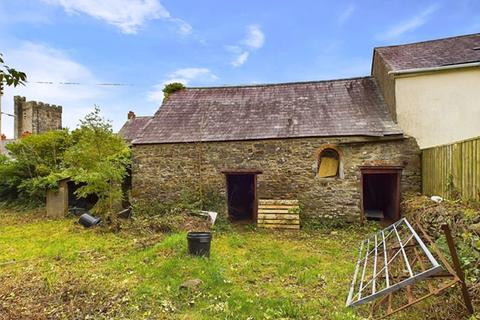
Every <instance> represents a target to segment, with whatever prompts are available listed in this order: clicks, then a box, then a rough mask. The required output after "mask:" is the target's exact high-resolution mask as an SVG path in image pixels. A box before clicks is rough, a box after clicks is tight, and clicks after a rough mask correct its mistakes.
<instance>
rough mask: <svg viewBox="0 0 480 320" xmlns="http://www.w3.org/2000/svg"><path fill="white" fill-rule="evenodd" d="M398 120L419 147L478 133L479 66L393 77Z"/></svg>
mask: <svg viewBox="0 0 480 320" xmlns="http://www.w3.org/2000/svg"><path fill="white" fill-rule="evenodd" d="M395 98H396V109H397V120H398V124H399V125H400V127H401V128H402V129H403V130H404V132H405V133H406V134H408V135H410V136H413V137H415V138H416V139H417V142H418V144H419V146H420V148H422V149H423V148H428V147H432V146H438V145H442V144H448V143H452V142H455V141H459V140H465V139H469V138H473V137H477V136H480V68H478V67H476V68H469V69H455V70H450V71H436V72H432V73H428V74H411V75H407V76H399V77H397V78H396V79H395Z"/></svg>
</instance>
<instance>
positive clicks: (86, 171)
mask: <svg viewBox="0 0 480 320" xmlns="http://www.w3.org/2000/svg"><path fill="white" fill-rule="evenodd" d="M72 139H73V144H72V146H71V147H70V148H68V150H66V152H65V154H64V156H63V163H64V166H65V167H66V168H67V170H66V173H67V175H68V176H70V178H71V179H72V180H73V181H74V182H76V183H78V184H81V185H82V186H81V187H80V188H78V189H77V191H76V195H77V196H79V197H86V196H88V195H90V194H96V195H97V196H98V197H99V200H98V202H97V204H96V205H95V207H94V211H95V212H96V213H98V214H102V215H103V216H105V217H111V216H112V214H113V213H114V210H115V207H116V205H117V204H119V203H120V201H121V200H122V196H123V193H122V188H121V185H122V182H123V179H124V178H125V177H126V175H127V167H128V165H129V164H130V148H129V147H128V145H127V144H126V143H125V141H124V140H123V139H122V138H121V137H119V136H118V135H116V134H114V133H113V131H112V127H111V124H110V122H108V121H106V120H105V119H104V118H102V117H101V116H100V109H99V108H98V107H97V106H95V110H94V111H93V112H91V113H90V114H88V115H87V116H86V117H85V119H84V120H81V121H80V127H79V128H78V129H76V130H75V131H73V132H72Z"/></svg>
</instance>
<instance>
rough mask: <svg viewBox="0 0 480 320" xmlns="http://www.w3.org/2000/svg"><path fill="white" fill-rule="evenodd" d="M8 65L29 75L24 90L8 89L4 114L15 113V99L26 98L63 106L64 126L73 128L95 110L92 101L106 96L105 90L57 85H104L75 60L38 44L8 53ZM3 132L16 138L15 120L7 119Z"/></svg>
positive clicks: (6, 54) (26, 44) (21, 46)
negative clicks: (18, 96)
mask: <svg viewBox="0 0 480 320" xmlns="http://www.w3.org/2000/svg"><path fill="white" fill-rule="evenodd" d="M4 53H5V58H6V60H7V62H8V64H9V65H11V66H13V67H15V68H17V69H19V70H21V71H24V72H25V73H26V74H27V80H28V81H29V83H27V84H26V85H25V86H18V87H16V88H11V87H7V88H5V96H4V97H3V99H2V103H3V107H4V111H5V112H8V113H13V96H15V95H21V96H25V97H26V98H27V100H29V101H30V100H36V101H42V102H45V103H50V104H56V105H62V106H64V110H63V125H64V126H66V127H70V128H74V127H75V126H76V124H77V123H78V119H79V118H82V117H83V116H84V115H85V114H86V113H88V112H89V111H90V110H92V108H93V104H92V102H91V101H92V100H97V99H99V98H100V97H102V96H104V94H105V91H104V89H102V88H99V87H95V86H85V85H58V83H59V82H71V83H97V82H101V81H100V80H99V79H97V78H96V77H95V76H94V74H93V73H92V72H91V71H90V70H89V69H88V68H87V67H85V66H83V65H82V64H80V63H78V62H76V61H74V60H72V59H71V58H70V57H68V55H67V54H65V52H63V51H61V50H58V49H55V48H51V47H48V46H46V45H43V44H37V43H24V44H22V45H20V46H19V47H18V48H16V49H12V50H8V49H6V50H5V52H4ZM36 81H48V82H54V83H55V85H49V84H38V83H34V82H36ZM2 124H3V125H4V126H3V129H4V132H5V133H6V134H7V136H9V137H12V136H13V119H12V118H10V117H4V118H3V121H2Z"/></svg>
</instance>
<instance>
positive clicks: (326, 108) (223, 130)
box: [133, 77, 402, 144]
mask: <svg viewBox="0 0 480 320" xmlns="http://www.w3.org/2000/svg"><path fill="white" fill-rule="evenodd" d="M399 134H402V131H401V130H400V129H399V128H398V127H397V125H396V124H395V123H394V122H393V121H392V118H391V116H390V114H389V113H388V111H387V107H386V104H385V102H384V100H383V98H382V95H381V93H380V90H379V88H378V86H377V84H376V82H375V80H374V79H373V78H372V77H361V78H352V79H341V80H328V81H315V82H297V83H281V84H266V85H250V86H232V87H214V88H186V89H183V90H180V91H177V92H175V93H173V94H171V95H170V97H169V98H168V100H167V101H166V102H164V104H163V105H162V106H161V107H160V108H159V110H158V111H157V112H156V113H155V116H154V117H153V119H152V120H151V121H149V122H148V124H147V125H146V126H145V128H144V129H143V130H142V133H141V134H140V135H139V137H138V138H137V139H135V140H134V141H133V144H150V143H178V142H198V141H233V140H257V139H272V138H296V137H317V136H354V135H361V136H385V135H399Z"/></svg>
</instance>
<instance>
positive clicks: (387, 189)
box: [361, 166, 402, 223]
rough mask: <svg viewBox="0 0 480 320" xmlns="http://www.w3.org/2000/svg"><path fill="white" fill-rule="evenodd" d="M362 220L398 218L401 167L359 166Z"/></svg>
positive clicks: (389, 220) (392, 219) (384, 220)
mask: <svg viewBox="0 0 480 320" xmlns="http://www.w3.org/2000/svg"><path fill="white" fill-rule="evenodd" d="M361 173H362V175H361V189H362V221H363V220H364V219H367V220H377V221H382V222H384V223H393V222H395V221H397V220H399V219H400V179H401V174H402V167H377V166H372V167H361Z"/></svg>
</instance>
